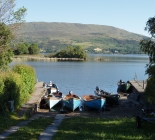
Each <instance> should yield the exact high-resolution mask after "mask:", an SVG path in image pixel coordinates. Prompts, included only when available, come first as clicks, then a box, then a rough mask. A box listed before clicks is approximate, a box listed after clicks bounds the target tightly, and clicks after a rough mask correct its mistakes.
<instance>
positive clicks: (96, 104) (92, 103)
mask: <svg viewBox="0 0 155 140" xmlns="http://www.w3.org/2000/svg"><path fill="white" fill-rule="evenodd" d="M83 101H84V105H85V106H86V107H89V108H93V109H97V110H99V111H101V110H102V108H103V106H104V105H105V103H106V99H104V98H102V97H101V98H97V99H93V100H89V101H87V100H85V98H83Z"/></svg>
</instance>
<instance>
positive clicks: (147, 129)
mask: <svg viewBox="0 0 155 140" xmlns="http://www.w3.org/2000/svg"><path fill="white" fill-rule="evenodd" d="M24 119H26V117H25V118H22V119H19V118H18V117H17V116H16V114H11V115H10V117H9V118H6V117H2V116H1V115H0V122H1V123H0V131H2V130H4V129H6V128H9V126H12V125H15V124H17V123H19V121H21V120H24ZM52 122H53V118H39V119H35V120H34V121H32V122H30V123H28V124H27V125H26V126H24V127H21V128H20V129H19V130H18V131H17V132H15V133H13V134H11V135H10V136H8V137H7V139H9V140H10V139H16V140H18V139H19V140H25V139H26V140H27V139H29V140H37V139H38V137H39V135H40V133H41V132H42V131H43V130H44V128H45V127H47V126H48V125H49V124H51V123H52ZM154 130H155V125H154V124H151V123H148V122H142V128H140V129H138V128H137V127H136V121H135V118H120V119H119V118H117V119H105V118H86V117H71V118H65V119H64V120H63V121H62V123H61V124H60V126H59V129H58V131H57V133H56V134H55V135H54V137H53V138H52V139H53V140H64V139H68V140H72V139H74V140H79V139H80V140H86V139H91V140H102V139H110V140H154V139H155V133H154Z"/></svg>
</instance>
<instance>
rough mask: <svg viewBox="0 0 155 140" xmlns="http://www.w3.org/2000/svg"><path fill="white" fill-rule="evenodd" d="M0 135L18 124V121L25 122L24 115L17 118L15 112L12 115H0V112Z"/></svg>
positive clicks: (25, 117)
mask: <svg viewBox="0 0 155 140" xmlns="http://www.w3.org/2000/svg"><path fill="white" fill-rule="evenodd" d="M0 113H1V114H0V133H1V132H3V131H4V130H5V129H7V128H9V127H10V126H13V125H16V124H18V123H19V122H20V121H23V120H26V119H27V118H28V117H27V116H26V115H25V116H23V117H22V118H19V117H18V116H17V114H16V113H15V112H13V113H10V114H8V113H2V112H0Z"/></svg>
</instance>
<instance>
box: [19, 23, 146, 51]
mask: <svg viewBox="0 0 155 140" xmlns="http://www.w3.org/2000/svg"><path fill="white" fill-rule="evenodd" d="M19 33H20V34H21V35H22V39H23V40H24V41H25V42H30V43H37V44H38V45H39V47H40V49H41V50H44V51H47V52H55V51H57V50H61V49H63V48H64V47H66V46H69V45H80V46H82V47H83V48H84V49H86V50H87V51H88V52H93V51H94V49H95V48H99V49H100V50H101V51H102V52H103V53H108V52H109V51H110V52H119V53H140V48H139V41H140V40H141V39H143V38H146V36H142V35H139V34H135V33H131V32H128V31H125V30H122V29H118V28H115V27H112V26H105V25H93V24H79V23H59V22H51V23H47V22H29V23H25V25H24V26H23V27H22V28H21V30H20V32H19Z"/></svg>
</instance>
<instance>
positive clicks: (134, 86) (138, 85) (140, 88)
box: [129, 80, 146, 93]
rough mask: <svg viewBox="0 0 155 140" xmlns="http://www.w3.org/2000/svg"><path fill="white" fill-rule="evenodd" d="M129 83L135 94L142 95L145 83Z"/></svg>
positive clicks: (133, 81)
mask: <svg viewBox="0 0 155 140" xmlns="http://www.w3.org/2000/svg"><path fill="white" fill-rule="evenodd" d="M129 83H130V84H131V86H132V89H133V91H135V92H137V93H144V90H145V88H146V81H144V80H143V81H138V80H130V81H129Z"/></svg>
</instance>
